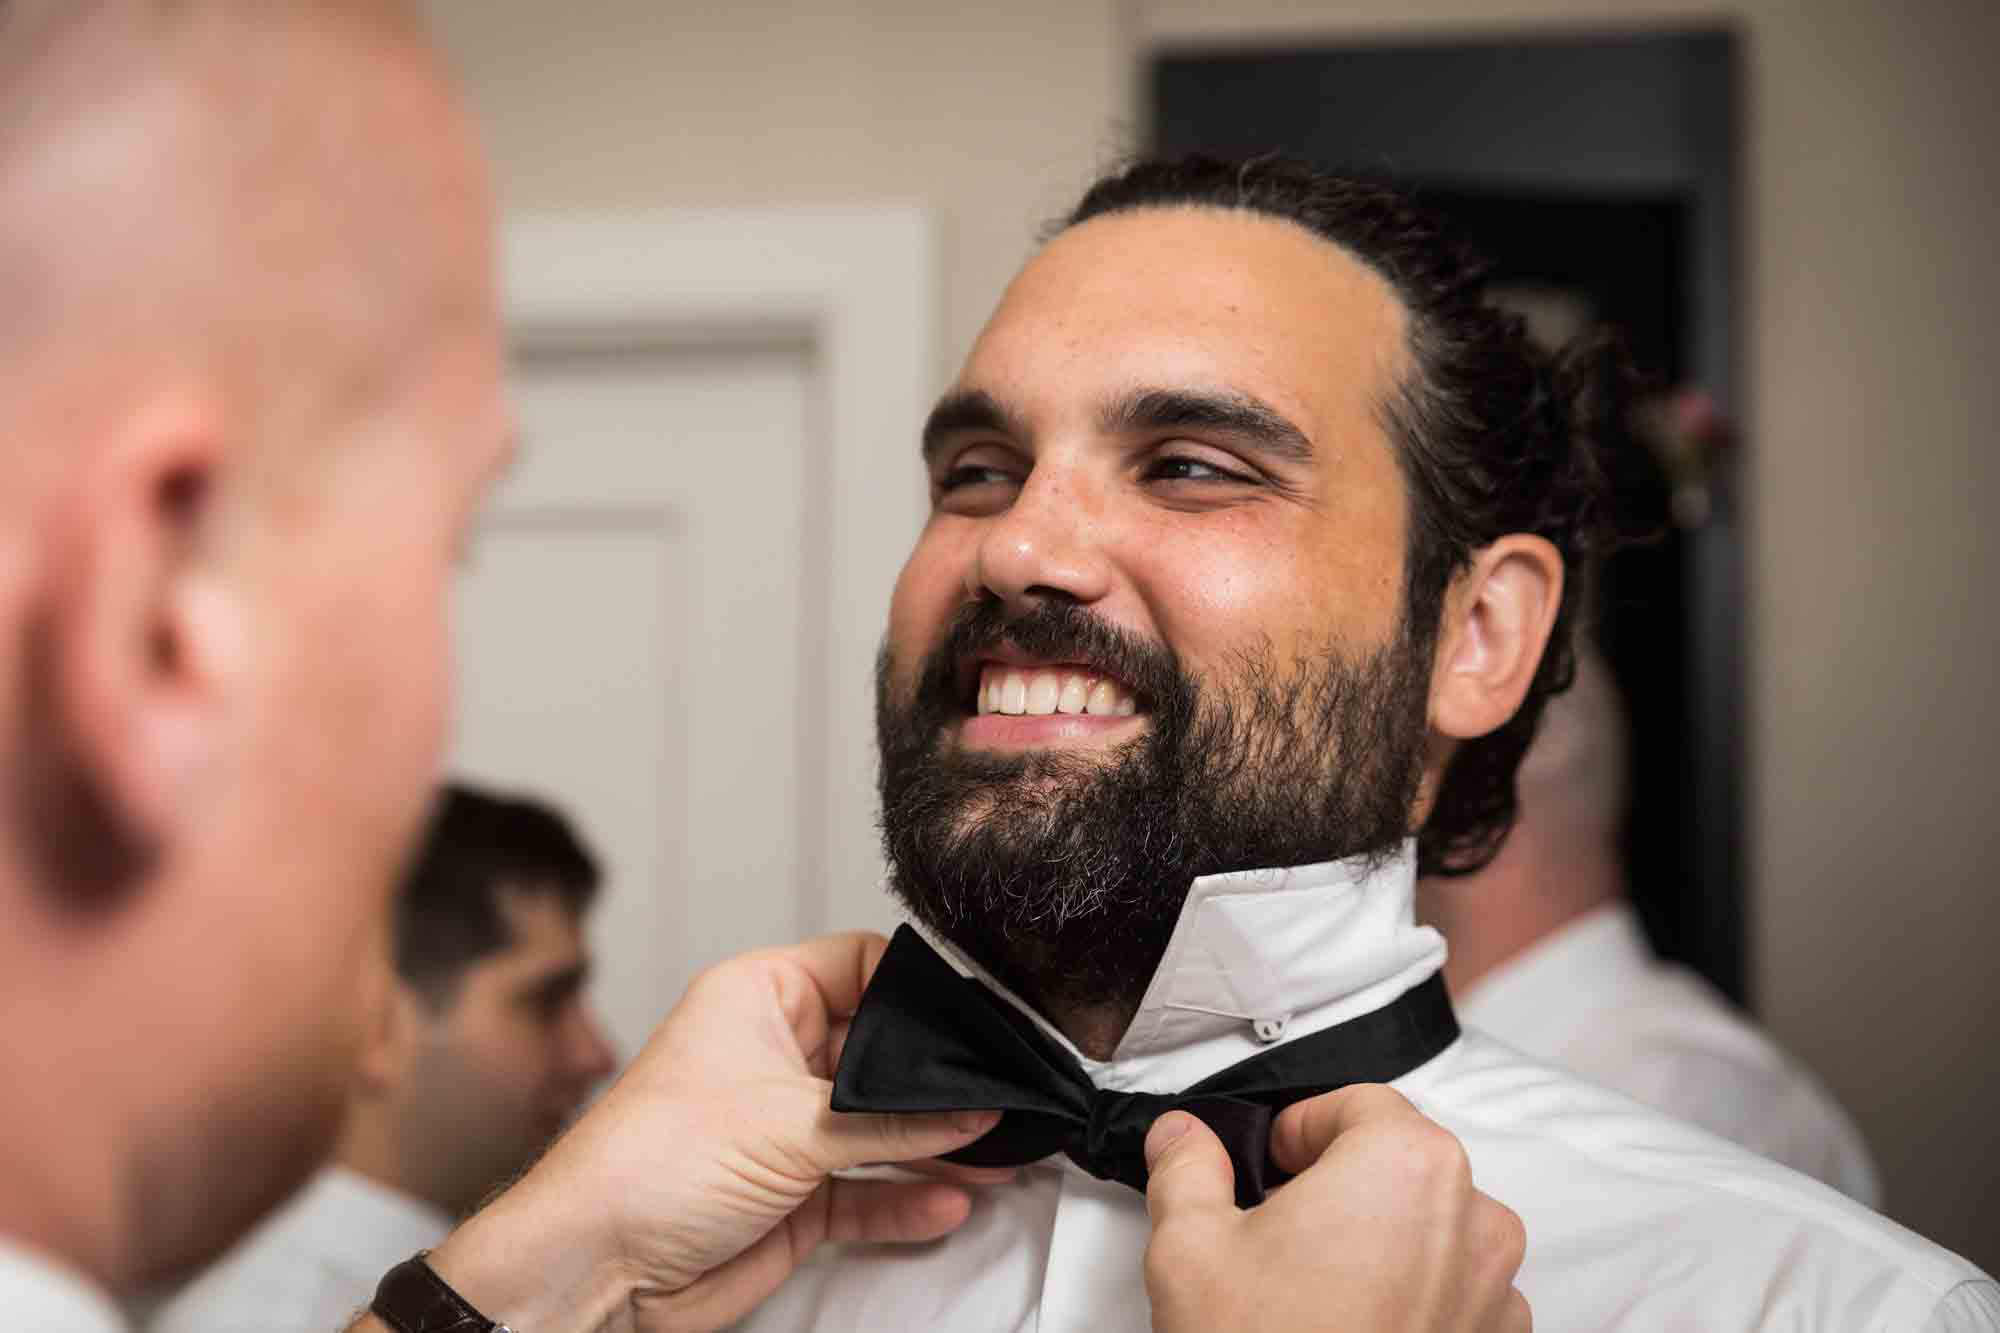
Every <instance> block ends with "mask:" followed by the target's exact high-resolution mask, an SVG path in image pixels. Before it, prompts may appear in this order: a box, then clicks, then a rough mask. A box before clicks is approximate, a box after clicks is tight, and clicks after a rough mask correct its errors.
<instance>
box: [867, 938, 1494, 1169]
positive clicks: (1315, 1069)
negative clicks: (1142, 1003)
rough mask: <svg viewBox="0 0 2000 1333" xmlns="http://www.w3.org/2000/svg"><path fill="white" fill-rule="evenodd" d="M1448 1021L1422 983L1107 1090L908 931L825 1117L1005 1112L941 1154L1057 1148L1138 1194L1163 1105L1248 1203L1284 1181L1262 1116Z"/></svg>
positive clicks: (1440, 998)
mask: <svg viewBox="0 0 2000 1333" xmlns="http://www.w3.org/2000/svg"><path fill="white" fill-rule="evenodd" d="M1457 1036H1458V1020H1457V1019H1456V1018H1455V1017H1453V1015H1452V1011H1451V1001H1450V1000H1449V999H1448V998H1447V997H1446V995H1445V989H1444V981H1443V978H1442V977H1439V976H1436V975H1433V976H1432V977H1430V978H1429V979H1428V980H1427V981H1425V982H1423V983H1422V984H1420V985H1418V986H1415V987H1413V988H1411V989H1410V990H1408V991H1406V992H1405V993H1404V994H1403V995H1401V996H1399V997H1398V998H1397V999H1395V1000H1394V1001H1392V1002H1391V1003H1389V1004H1387V1005H1385V1006H1383V1007H1382V1008H1380V1009H1377V1010H1374V1011H1373V1012H1371V1013H1366V1014H1363V1015H1361V1016H1360V1017H1359V1018H1355V1019H1351V1020H1349V1021H1348V1022H1345V1023H1342V1024H1340V1025H1339V1026H1337V1027H1331V1028H1325V1029H1323V1030H1321V1031H1319V1032H1315V1033H1313V1034H1312V1035H1310V1036H1307V1037H1301V1038H1299V1039H1298V1040H1297V1041H1293V1042H1288V1043H1286V1044H1284V1045H1281V1046H1274V1047H1272V1048H1271V1049H1270V1050H1267V1051H1265V1052H1263V1053H1262V1054H1260V1055H1255V1056H1252V1057H1251V1058H1250V1059H1248V1060H1244V1061H1242V1062H1241V1063H1240V1064H1235V1065H1231V1066H1230V1067H1229V1068H1227V1069H1225V1070H1223V1071H1222V1072H1221V1073H1219V1074H1215V1075H1213V1076H1211V1077H1209V1078H1205V1079H1203V1080H1202V1081H1201V1082H1199V1083H1197V1084H1195V1085H1194V1086H1193V1087H1191V1088H1189V1089H1187V1090H1186V1091H1185V1092H1183V1093H1181V1094H1179V1095H1178V1096H1171V1095H1165V1094H1158V1093H1148V1092H1108V1091H1103V1090H1100V1089H1098V1088H1097V1087H1095V1086H1093V1085H1092V1083H1091V1081H1090V1078H1089V1076H1088V1075H1086V1074H1085V1073H1084V1072H1083V1068H1082V1066H1080V1065H1079V1064H1077V1062H1076V1059H1075V1057H1074V1056H1072V1055H1070V1054H1069V1052H1067V1051H1065V1050H1063V1048H1062V1047H1061V1046H1059V1045H1057V1044H1056V1043H1055V1042H1054V1041H1051V1040H1050V1039H1049V1038H1048V1036H1047V1035H1046V1034H1044V1033H1043V1032H1042V1031H1041V1030H1040V1029H1039V1028H1037V1027H1036V1026H1035V1025H1034V1024H1033V1023H1032V1022H1030V1021H1029V1020H1028V1018H1027V1017H1026V1016H1025V1015H1023V1014H1021V1013H1020V1012H1019V1011H1018V1010H1016V1009H1015V1008H1014V1006H1012V1005H1010V1004H1008V1003H1007V1002H1006V1001H1005V1000H1003V999H1001V998H1000V997H999V996H998V995H996V994H994V993H993V992H992V991H991V990H989V989H988V988H987V987H985V986H983V985H981V984H980V983H978V982H977V981H972V980H968V979H967V978H965V977H962V976H960V975H959V974H958V972H957V971H956V970H955V969H954V968H953V967H952V966H951V965H950V964H949V963H947V962H946V961H945V960H944V959H943V958H941V957H939V956H938V954H937V952H936V951H935V950H934V949H932V948H931V947H930V945H929V944H927V943H925V942H924V939H923V937H922V936H920V935H918V934H917V933H916V932H915V931H914V930H912V929H910V928H909V927H908V926H903V927H901V928H899V929H898V930H897V931H896V935H895V938H894V939H892V940H891V941H890V942H889V949H888V952H887V953H885V954H883V955H882V962H881V965H880V966H878V967H877V968H876V969H875V976H874V978H873V979H872V980H871V981H870V982H869V983H868V990H867V993H866V994H864V995H863V996H862V997H861V1007H860V1010H859V1011H858V1012H857V1013H856V1014H855V1015H854V1022H853V1023H852V1024H851V1025H850V1027H849V1029H848V1033H847V1045H846V1048H845V1049H844V1050H843V1052H842V1054H841V1057H840V1068H839V1069H838V1070H836V1071H835V1073H834V1078H833V1109H834V1110H836V1111H876V1112H905V1113H907V1112H918V1111H994V1110H998V1111H1005V1112H1006V1113H1007V1114H1006V1116H1005V1117H1004V1118H1003V1119H1002V1120H1001V1122H1000V1124H999V1125H998V1126H996V1127H995V1128H994V1129H993V1130H992V1131H991V1132H989V1133H988V1134H986V1136H985V1137H983V1138H981V1139H980V1140H979V1141H978V1142H976V1143H974V1144H972V1145H971V1146H970V1147H968V1148H964V1149H961V1150H960V1151H958V1152H955V1153H953V1154H951V1156H950V1158H949V1160H951V1161H954V1162H961V1163H965V1164H967V1165H972V1166H1021V1165H1024V1164H1026V1163H1028V1162H1035V1161H1040V1160H1041V1159H1042V1158H1044V1157H1047V1156H1050V1155H1051V1154H1053V1153H1058V1152H1060V1153H1066V1154H1068V1156H1069V1158H1070V1160H1071V1161H1073V1162H1075V1163H1076V1164H1077V1165H1078V1166H1081V1167H1082V1168H1083V1169H1084V1170H1086V1171H1088V1172H1090V1173H1091V1174H1092V1175H1094V1176H1097V1177H1099V1178H1100V1179H1104V1180H1116V1181H1120V1182H1122V1183H1124V1184H1127V1185H1130V1186H1131V1187H1132V1188H1133V1189H1136V1190H1141V1191H1143V1190H1144V1189H1145V1188H1146V1158H1145V1142H1146V1131H1147V1130H1148V1129H1150V1128H1152V1124H1153V1121H1154V1120H1155V1119H1157V1118H1158V1117H1159V1116H1160V1115H1161V1113H1163V1112H1166V1111H1175V1110H1179V1111H1188V1112H1191V1113H1193V1114H1194V1115H1196V1116H1198V1117H1200V1119H1201V1120H1202V1121H1203V1122H1204V1123H1205V1124H1207V1125H1208V1127H1209V1128H1211V1129H1213V1130H1214V1131H1215V1132H1216V1135H1217V1136H1218V1137H1219V1138H1221V1140H1222V1142H1223V1145H1224V1146H1225V1147H1227V1148H1228V1149H1229V1156H1230V1159H1231V1161H1232V1162H1233V1163H1234V1164H1235V1167H1236V1199H1237V1202H1238V1203H1239V1204H1240V1205H1242V1206H1243V1207H1245V1208H1248V1207H1250V1206H1252V1205H1253V1204H1256V1203H1259V1202H1261V1201H1262V1200H1263V1198H1264V1193H1265V1191H1266V1190H1267V1189H1269V1188H1270V1187H1271V1186H1273V1185H1276V1184H1278V1183H1280V1182H1281V1181H1282V1180H1283V1178H1284V1177H1283V1176H1282V1174H1281V1173H1280V1172H1279V1171H1278V1170H1277V1168H1276V1167H1274V1166H1273V1165H1272V1164H1271V1160H1270V1137H1271V1121H1272V1119H1273V1118H1274V1117H1275V1116H1276V1115H1277V1113H1278V1112H1279V1111H1280V1110H1282V1109H1284V1108H1285V1107H1286V1106H1289V1105H1290V1104H1291V1103H1293V1102H1296V1101H1303V1100H1305V1099H1306V1098H1308V1097H1316V1096H1318V1095H1319V1094H1320V1093H1323V1092H1331V1091H1333V1090H1334V1089H1335V1088H1341V1087H1345V1086H1347V1085H1348V1084H1350V1083H1386V1082H1387V1081H1389V1080H1390V1079H1393V1078H1397V1077H1400V1076H1401V1075H1403V1074H1407V1073H1408V1072H1409V1071H1410V1070H1412V1069H1415V1068H1416V1067H1417V1066H1418V1065H1420V1064H1422V1063H1424V1062H1425V1061H1426V1060H1429V1059H1430V1058H1431V1057H1432V1056H1434V1055H1436V1054H1437V1053H1438V1052H1440V1051H1442V1050H1443V1049H1444V1048H1445V1047H1447V1046H1449V1045H1451V1043H1452V1042H1453V1040H1455V1039H1456V1038H1457Z"/></svg>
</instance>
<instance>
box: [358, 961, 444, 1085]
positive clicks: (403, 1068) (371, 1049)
mask: <svg viewBox="0 0 2000 1333" xmlns="http://www.w3.org/2000/svg"><path fill="white" fill-rule="evenodd" d="M376 1012H377V1020H376V1023H375V1026H374V1028H373V1030H372V1031H370V1033H369V1034H368V1044H367V1045H366V1047H364V1048H363V1050H362V1052H361V1061H360V1064H359V1066H358V1067H357V1070H356V1073H355V1081H356V1086H357V1089H358V1091H359V1092H360V1093H361V1095H362V1096H375V1097H391V1096H394V1095H395V1093H396V1092H397V1090H398V1089H400V1088H401V1087H402V1086H403V1083H404V1080H405V1079H406V1078H407V1077H408V1075H409V1069H410V1065H411V1063H412V1062H413V1061H414V1060H415V1058H416V1051H417V1046H418V1044H419V1040H420V1038H421V1036H422V1033H423V1030H424V1026H425V1023H426V1021H427V1019H428V1018H429V1015H430V1009H429V1007H428V1006H427V1005H426V1004H425V1002H424V998H423V996H421V995H419V994H418V993H417V991H416V989H415V988H414V987H412V986H411V985H410V984H409V983H408V982H406V981H404V980H403V979H402V978H400V977H397V976H395V975H394V973H393V971H391V972H390V977H389V985H388V988H387V992H386V993H385V995H384V996H383V1003H382V1004H381V1005H379V1006H377V1010H376Z"/></svg>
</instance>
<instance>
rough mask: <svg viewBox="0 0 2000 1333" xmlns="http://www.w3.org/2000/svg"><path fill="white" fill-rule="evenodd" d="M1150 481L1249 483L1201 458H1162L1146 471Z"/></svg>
mask: <svg viewBox="0 0 2000 1333" xmlns="http://www.w3.org/2000/svg"><path fill="white" fill-rule="evenodd" d="M1146 479H1147V480H1148V481H1248V480H1250V478H1248V477H1246V476H1244V475H1242V474H1241V473H1239V472H1232V471H1230V470H1228V469H1227V468H1222V467H1218V466H1216V465H1215V464H1214V463H1210V462H1206V461H1204V460H1202V459H1199V458H1161V459H1157V460H1155V461H1154V463H1153V464H1152V466H1151V467H1149V468H1147V469H1146Z"/></svg>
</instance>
